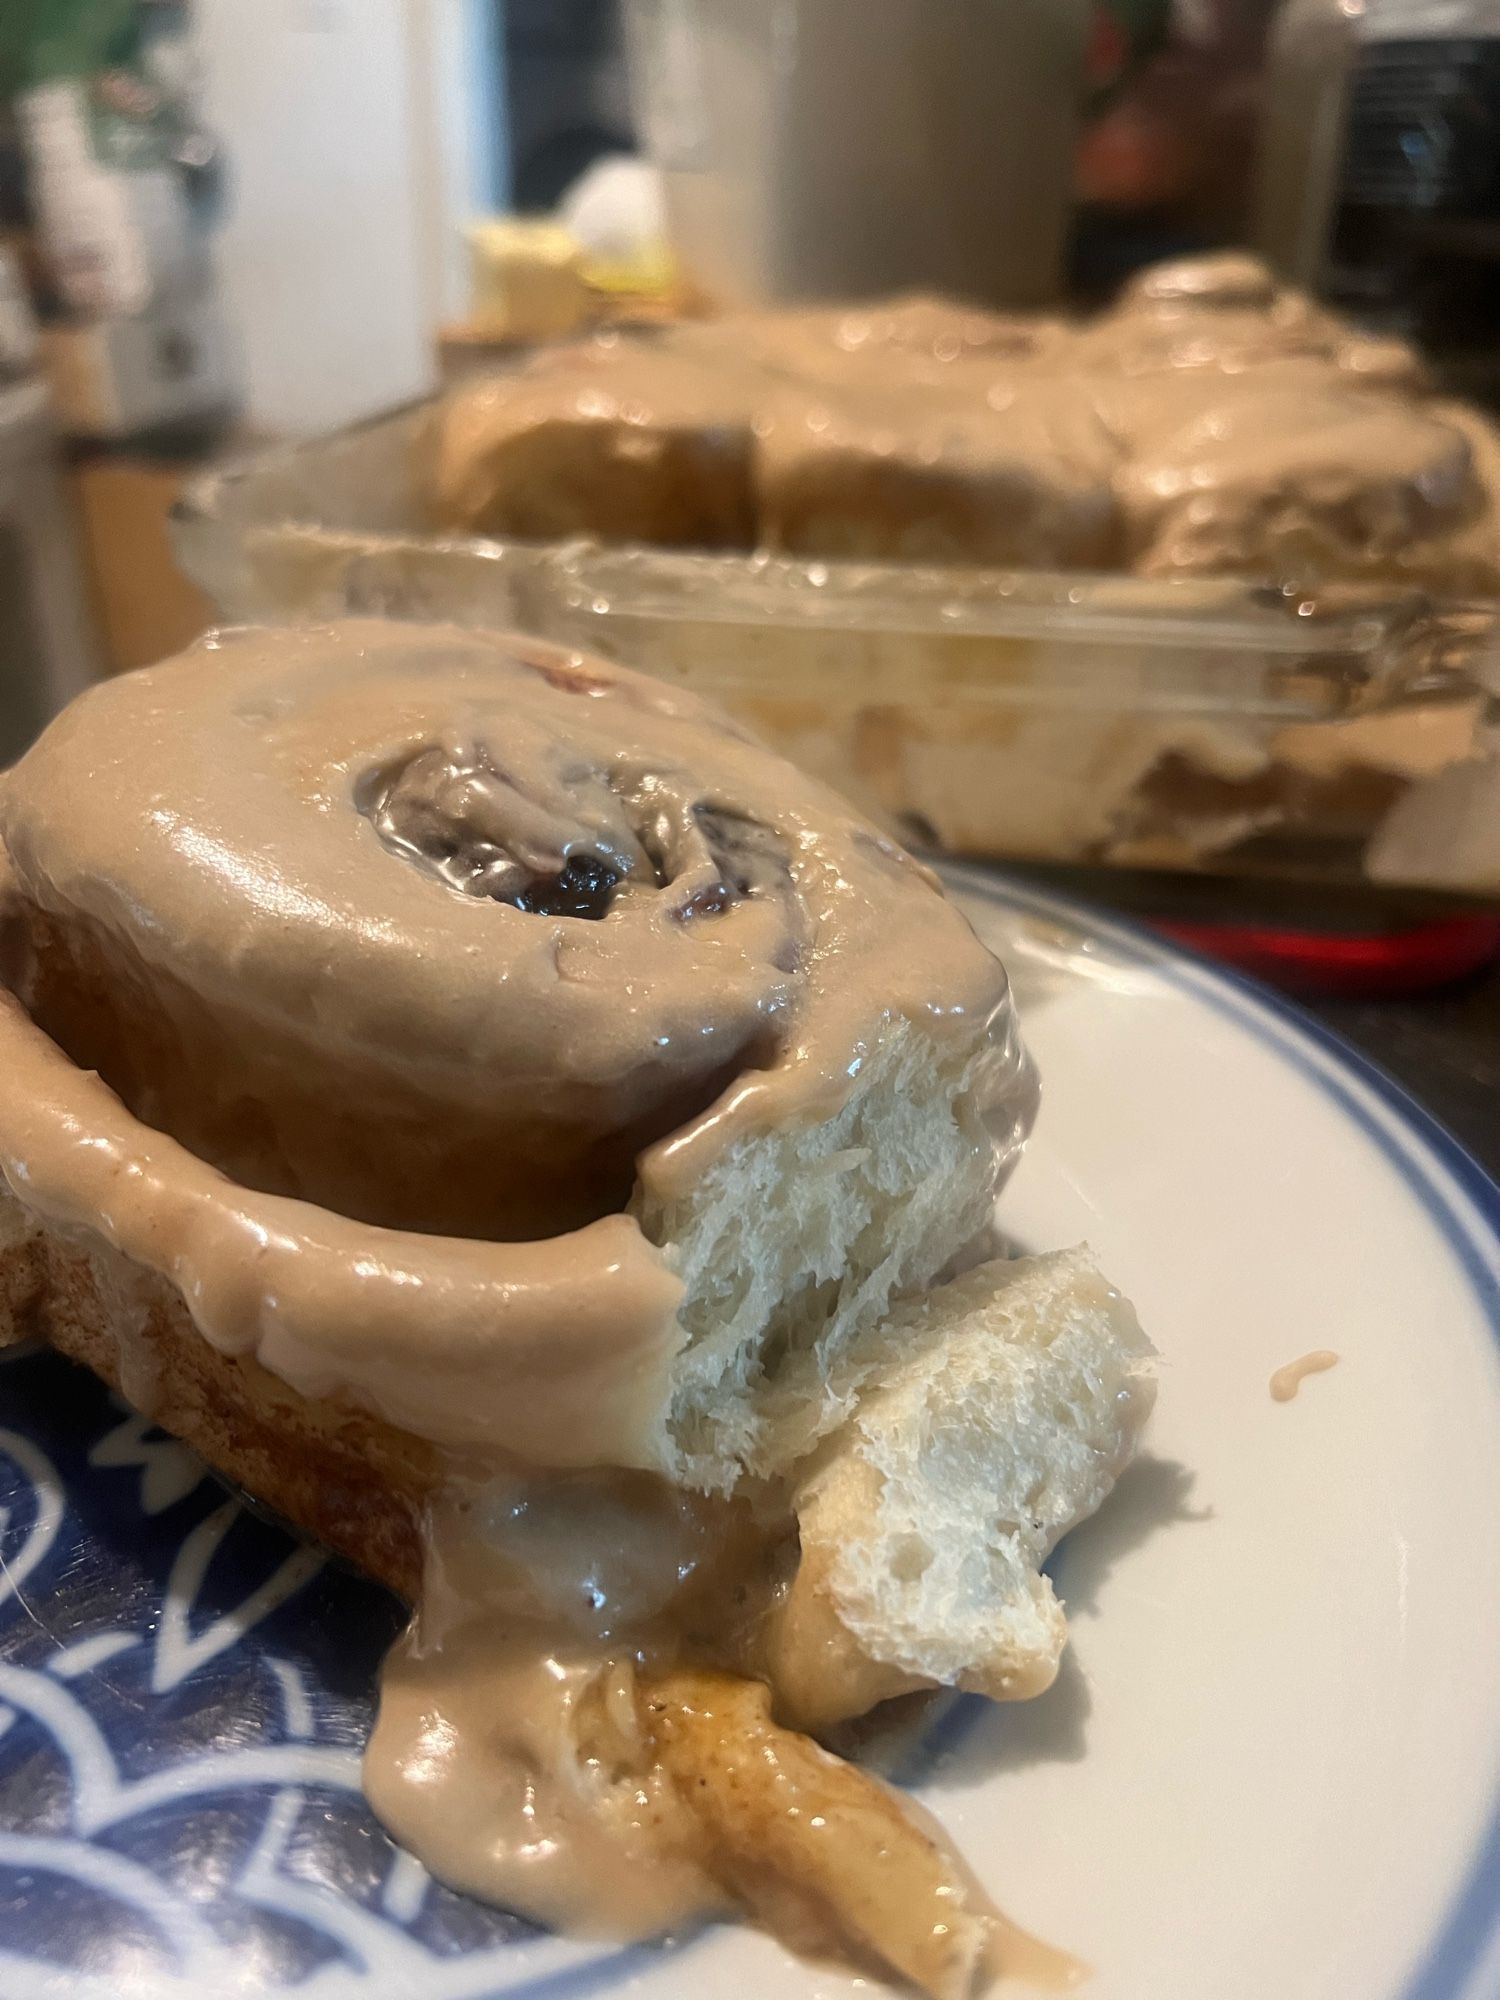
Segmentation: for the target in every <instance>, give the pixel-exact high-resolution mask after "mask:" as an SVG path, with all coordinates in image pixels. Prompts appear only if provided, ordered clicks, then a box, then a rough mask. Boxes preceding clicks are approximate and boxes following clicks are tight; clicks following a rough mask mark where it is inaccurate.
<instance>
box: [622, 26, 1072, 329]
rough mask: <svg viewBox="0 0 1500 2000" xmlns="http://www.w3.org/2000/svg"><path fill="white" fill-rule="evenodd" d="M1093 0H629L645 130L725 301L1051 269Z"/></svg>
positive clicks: (970, 283) (1009, 290) (1008, 298)
mask: <svg viewBox="0 0 1500 2000" xmlns="http://www.w3.org/2000/svg"><path fill="white" fill-rule="evenodd" d="M1090 19H1091V8H1090V4H1089V0H984V4H971V5H964V4H959V0H775V4H774V5H773V4H771V0H625V21H626V29H627V43H628V47H629V53H630V66H631V79H632V87H633V90H634V93H635V96H636V101H637V114H638V120H639V124H640V128H641V134H642V137H643V139H644V141H645V144H646V147H647V149H648V151H649V152H650V154H651V156H652V157H653V159H654V160H655V161H656V162H657V164H658V165H659V166H660V167H661V168H662V170H663V172H664V174H665V176H666V197H667V208H668V213H669V216H670V219H671V225H672V231H673V236H674V240H675V242H676V246H677V249H678V251H679V253H680V254H681V256H682V258H683V261H684V263H685V264H686V266H687V268H688V271H689V273H690V275H691V276H692V277H693V278H695V279H696V280H697V281H698V283H699V284H701V285H702V286H703V287H704V288H705V290H707V291H708V292H709V293H710V294H712V295H713V296H715V297H717V298H720V299H723V300H725V301H733V302H739V301H745V302H755V301H757V300H783V299H784V300H795V299H799V298H839V297H843V298H851V297H859V296H861V295H868V294H870V293H874V292H883V291H895V290H900V289H902V288H905V287H908V286H918V287H922V288H931V289H934V290H940V291H951V292H956V293H959V294H961V295H967V296H969V297H972V298H977V299H981V300H984V301H986V302H988V303H992V304H996V305H1012V306H1033V305H1043V304H1046V303H1048V302H1049V301H1051V300H1053V299H1055V298H1056V297H1057V296H1058V294H1059V292H1060V289H1061V285H1062V279H1063V264H1064V255H1065V251H1066V247H1067V238H1068V231H1069V225H1070V221H1071V213H1072V192H1073V154H1074V142H1075V139H1076V136H1077V130H1078V121H1079V119H1080V116H1081V113H1082V108H1083V92H1084V56H1085V47H1086V42H1087V37H1088V32H1089V24H1090Z"/></svg>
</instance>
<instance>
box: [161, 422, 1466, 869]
mask: <svg viewBox="0 0 1500 2000" xmlns="http://www.w3.org/2000/svg"><path fill="white" fill-rule="evenodd" d="M426 415H427V409H426V406H423V405H418V406H414V407H412V408H409V409H407V410H404V411H398V412H396V413H394V414H393V415H390V416H387V417H382V418H379V419H376V420H374V421H371V422H369V423H365V424H362V425H359V426H356V427H354V428H352V429H350V430H348V431H345V432H342V433H339V434H337V435H335V436H333V437H330V438H326V439H323V440H318V441H313V442H308V443H304V444H299V445H293V446H287V447H283V448H279V449H275V450H271V451H268V452H265V453H263V454H261V455H259V456H257V457H254V458H251V459H248V460H246V461H244V462H242V463H240V464H238V465H232V466H229V467H226V468H224V469H221V470H218V471H214V472H210V473H208V474H205V475H203V476H201V477H200V478H199V479H198V480H197V481H196V482H195V483H194V484H193V485H192V486H191V487H190V488H189V490H188V491H187V492H186V493H185V495H184V497H183V498H182V500H181V501H180V502H179V504H178V507H177V509H176V513H175V520H174V535H175V538H176V544H177V550H178V556H179V560H180V561H181V562H182V565H183V567H184V568H185V569H186V570H187V572H188V573H189V575H190V576H192V577H193V579H194V580H195V581H196V582H197V583H198V584H200V585H201V586H202V587H203V588H204V589H205V590H206V591H207V592H208V593H209V595H210V596H212V597H213V598H214V599H215V600H216V602H217V603H218V605H219V606H220V608H221V610H222V611H223V613H224V615H225V616H226V617H227V618H230V619H272V620H283V619H293V618H305V617H326V616H337V615H340V614H343V613H349V612H358V613H365V614H369V613H376V614H379V615H383V616H389V617H395V618H452V619H457V620H459V621H461V622H464V623H469V624H485V625H493V626H497V627H505V626H511V627H519V628H523V629H525V630H528V631H532V632H536V633H539V634H542V635H544V636H547V637H551V638H554V639H559V640H562V641H564V642H565V643H571V644H576V645H577V646H579V647H581V648H587V649H590V650H593V651H597V652H600V653H604V654H607V655H609V656H611V657H613V658H615V659H618V660H622V661H624V662H626V663H628V664H630V665H633V666H638V667H641V668H643V669H645V670H646V671H648V672H651V673H655V674H658V675H661V676H663V677H665V678H668V679H674V680H680V681H683V682H685V683H687V684H689V685H691V686H692V687H694V688H696V689H698V690H700V691H701V692H703V693H705V694H708V695H711V696H714V697H715V698H717V699H718V700H720V701H722V702H724V703H725V704H726V705H727V706H728V707H729V708H731V709H732V710H734V711H735V712H736V713H737V714H739V715H741V716H742V717H744V718H745V719H746V720H747V721H748V722H749V723H751V724H752V725H753V726H754V727H755V728H756V729H757V730H758V731H759V732H760V734H761V735H763V736H764V737H766V738H768V739H769V740H770V741H771V742H772V743H774V744H775V745H776V746H777V747H778V748H779V749H781V750H783V751H784V752H785V753H786V754H787V755H788V756H790V757H792V758H794V759H795V760H796V761H797V762H798V763H801V764H803V765H804V766H806V767H808V768H809V769H812V770H814V771H816V772H818V773H819V774H820V775H821V776H823V777H825V778H827V779H828V780H829V781H830V782H831V783H833V784H834V785H836V786H838V787H839V788H840V789H841V790H842V791H844V792H845V793H847V794H848V795H849V796H850V797H852V798H854V799H855V800H856V801H857V802H858V803H859V804H860V805H861V806H863V807H864V808H865V809H866V810H867V811H869V812H870V813H871V814H873V815H874V816H876V817H877V818H879V819H881V820H883V821H884V822H886V823H887V824H889V825H892V826H894V827H895V828H897V829H898V830H899V831H900V832H901V833H902V834H903V835H904V836H905V837H906V838H907V839H909V840H912V841H915V842H916V843H917V844H919V845H922V846H926V847H930V848H935V849H940V850H944V851H947V852H950V853H953V854H960V855H968V856H973V857H978V858H984V859H1012V858H1024V859H1027V860H1038V861H1060V862H1116V863H1122V864H1127V865H1130V866H1133V867H1162V868H1173V869H1212V870H1219V871H1252V872H1256V873H1262V874H1280V875H1289V874H1293V875H1294V874H1303V875H1311V876H1316V877H1318V878H1321V879H1326V880H1345V881H1347V880H1351V879H1353V880H1358V879H1364V880H1367V881H1372V882H1381V883H1386V884H1393V885H1394V884H1399V885H1402V886H1404V887H1424V888H1434V889H1443V890H1448V891H1459V892H1466V893H1477V894H1481V895H1492V894H1500V626H1497V607H1496V606H1494V605H1491V604H1481V603H1455V602H1446V603H1440V602H1436V601H1434V600H1432V599H1430V598H1426V597H1422V596H1418V595H1413V594H1405V595H1399V596H1389V597H1381V596H1379V595H1378V594H1376V593H1375V592H1373V591H1372V590H1371V589H1370V588H1368V587H1366V586H1351V585H1345V586H1338V587H1329V588H1326V589H1321V590H1319V591H1318V592H1317V593H1316V595H1309V594H1299V593H1297V592H1295V591H1291V590H1278V589H1274V588H1269V587H1264V586H1257V585H1252V584H1247V583H1244V582H1242V581H1239V580H1232V579H1202V578H1195V579H1185V580H1182V581H1172V582H1161V581H1147V580H1143V579H1138V578H1133V577H1122V576H1088V575H1082V574H1076V573H1075V574H1063V573H1045V572H1039V571H1030V572H1016V573H1001V572H997V571H986V570H977V569H968V570H957V569H954V570H938V569H928V568H918V567H910V566H905V565H900V564H891V563H853V562H838V563H834V562H826V563H825V562H807V561H804V560H800V559H786V558H781V557H772V556H766V555H727V556H726V555H705V554H695V553H691V552H675V551H665V550H659V549H645V548H635V549H631V548H606V547H602V546H600V545H598V544H592V543H581V542H574V543H567V544H557V543H553V544H543V543H521V542H507V543H500V542H495V541H490V540H485V539H482V538H465V537H454V536H451V535H440V534H435V533H432V532H429V531H428V530H427V529H426V528H425V527H424V496H423V493H422V491H421V487H420V483H419V472H418V468H419V464H420V459H419V454H418V451H417V448H416V441H417V437H418V434H419V431H420V428H421V426H422V425H423V423H424V422H425V419H426Z"/></svg>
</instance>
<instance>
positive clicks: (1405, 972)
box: [1148, 914, 1500, 999]
mask: <svg viewBox="0 0 1500 2000" xmlns="http://www.w3.org/2000/svg"><path fill="white" fill-rule="evenodd" d="M1148 922H1149V923H1150V925H1151V928H1152V929H1153V930H1156V931H1159V932H1160V933H1161V934H1162V936H1163V937H1168V938H1171V939H1173V940H1174V941H1175V942H1176V943H1178V944H1185V945H1188V946H1190V947H1191V948H1192V949H1193V950H1194V951H1201V952H1203V953H1204V954H1205V956H1207V957H1209V958H1217V959H1221V960H1222V961H1223V962H1224V963H1225V964H1226V965H1232V966H1234V967H1235V968H1236V969H1237V970H1238V971H1240V972H1248V973H1250V974H1251V975H1252V976H1253V977H1255V978H1256V979H1263V980H1265V981H1266V983H1267V984H1268V985H1271V986H1279V987H1280V988H1282V990H1283V991H1285V992H1289V993H1299V994H1325V995H1331V996H1338V997H1341V998H1349V999H1355V998H1368V999H1386V998H1393V997H1394V996H1396V995H1398V994H1403V993H1422V992H1427V991H1429V990H1430V989H1432V988H1434V987H1438V986H1447V985H1450V984H1451V983H1452V982H1453V981H1454V980H1455V979H1462V978H1464V977H1465V976H1466V975H1467V974H1469V973H1472V972H1478V971H1479V970H1480V969H1481V968H1482V967H1484V966H1486V965H1489V964H1490V963H1491V962H1492V961H1493V960H1494V959H1496V958H1500V915H1495V916H1490V915H1488V914H1484V915H1465V916H1455V917H1443V918H1440V919H1438V920H1437V921H1435V922H1432V923H1424V924H1415V925H1411V926H1408V927H1405V928H1402V929H1400V930H1392V931H1385V932H1370V933H1362V934H1361V933H1356V934H1345V933H1333V932H1325V931H1301V930H1287V929H1282V928H1280V927H1277V926H1273V925H1262V924H1236V923H1208V922H1198V921H1195V920H1191V919H1184V918H1180V917H1153V918H1150V919H1148Z"/></svg>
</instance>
